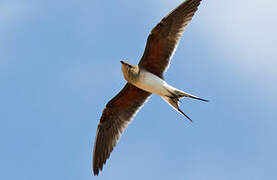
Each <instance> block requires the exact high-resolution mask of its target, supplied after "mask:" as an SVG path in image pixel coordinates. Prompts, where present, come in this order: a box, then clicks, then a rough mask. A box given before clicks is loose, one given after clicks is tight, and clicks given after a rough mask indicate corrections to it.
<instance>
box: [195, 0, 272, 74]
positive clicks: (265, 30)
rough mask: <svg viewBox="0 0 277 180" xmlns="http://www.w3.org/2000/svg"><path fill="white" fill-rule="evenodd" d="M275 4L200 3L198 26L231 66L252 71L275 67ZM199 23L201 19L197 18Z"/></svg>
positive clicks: (253, 0) (269, 0) (268, 0)
mask: <svg viewBox="0 0 277 180" xmlns="http://www.w3.org/2000/svg"><path fill="white" fill-rule="evenodd" d="M276 5H277V1H273V0H265V1H259V0H251V1H250V0H246V1H240V0H232V1H203V6H202V7H201V11H202V13H201V14H202V16H201V22H202V24H201V26H203V29H204V30H205V33H207V35H208V36H210V37H212V38H214V39H215V41H218V42H217V43H215V45H216V46H217V48H219V49H221V47H222V48H225V49H226V48H229V49H228V50H224V52H225V53H227V55H228V56H231V57H232V58H234V63H238V64H240V65H242V66H245V68H246V67H248V68H249V67H251V68H254V69H255V68H261V67H262V68H271V66H272V65H277V63H276V62H277V61H276V60H275V57H276V55H277V52H276V48H275V42H277V36H275V35H274V34H275V33H276V30H277V24H276V23H275V21H276V17H277V11H276V8H275V7H276ZM199 19H200V18H199Z"/></svg>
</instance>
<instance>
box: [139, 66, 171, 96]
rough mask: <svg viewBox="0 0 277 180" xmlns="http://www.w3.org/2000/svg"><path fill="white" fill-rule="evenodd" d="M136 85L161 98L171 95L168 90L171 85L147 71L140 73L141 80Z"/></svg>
mask: <svg viewBox="0 0 277 180" xmlns="http://www.w3.org/2000/svg"><path fill="white" fill-rule="evenodd" d="M134 85H135V86H137V87H138V88H140V89H143V90H145V91H148V92H151V93H154V94H158V95H160V96H164V95H168V93H169V92H168V91H167V90H166V89H167V87H168V86H169V85H168V84H167V83H166V82H165V81H164V80H163V79H161V78H159V77H158V76H156V75H154V74H152V73H149V72H146V71H142V72H140V76H139V80H138V81H137V82H136V83H134Z"/></svg>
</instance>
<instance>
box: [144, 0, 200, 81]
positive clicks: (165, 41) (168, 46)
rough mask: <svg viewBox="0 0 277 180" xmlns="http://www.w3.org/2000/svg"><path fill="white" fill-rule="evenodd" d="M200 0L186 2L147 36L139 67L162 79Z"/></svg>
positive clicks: (187, 0)
mask: <svg viewBox="0 0 277 180" xmlns="http://www.w3.org/2000/svg"><path fill="white" fill-rule="evenodd" d="M200 2H201V0H186V1H185V2H183V3H182V4H181V5H179V6H178V7H177V8H176V9H174V10H173V11H172V12H171V13H169V14H168V15H167V16H166V17H165V18H163V19H162V20H161V21H160V22H159V23H158V24H157V25H156V26H155V27H154V29H153V30H152V31H151V33H150V35H149V36H148V39H147V43H146V48H145V50H144V54H143V56H142V58H141V60H140V62H139V66H140V67H142V68H144V69H146V70H148V71H150V72H152V73H153V74H155V75H157V76H159V77H161V78H162V77H163V72H164V71H165V70H166V68H167V66H168V65H169V63H170V58H171V56H172V55H173V53H174V50H175V48H176V47H177V44H178V41H179V39H180V36H181V34H182V32H183V31H184V29H185V27H186V25H187V24H188V23H189V22H190V21H191V19H192V16H193V15H194V13H195V12H196V10H197V7H198V6H199V4H200Z"/></svg>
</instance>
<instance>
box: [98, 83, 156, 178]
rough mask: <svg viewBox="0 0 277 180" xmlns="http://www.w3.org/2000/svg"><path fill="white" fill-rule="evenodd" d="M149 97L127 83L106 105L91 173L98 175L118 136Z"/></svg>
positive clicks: (99, 128) (146, 93) (100, 123)
mask: <svg viewBox="0 0 277 180" xmlns="http://www.w3.org/2000/svg"><path fill="white" fill-rule="evenodd" d="M150 95H151V93H148V92H146V91H143V90H141V89H139V88H137V87H135V86H133V85H131V84H129V83H127V84H126V85H125V87H124V88H123V89H122V90H121V91H120V92H119V93H118V94H117V95H116V96H115V97H114V98H113V99H112V100H111V101H109V102H108V103H107V105H106V107H105V109H104V111H103V113H102V116H101V118H100V122H99V124H98V128H97V134H96V138H95V142H94V151H93V173H94V175H98V173H99V170H100V171H101V170H102V168H103V165H104V164H105V163H106V160H107V159H108V158H109V156H110V154H111V152H112V150H113V148H114V147H115V146H116V144H117V141H118V139H119V138H120V135H121V134H122V133H123V131H124V129H125V128H126V126H127V125H128V123H129V122H130V121H131V120H132V117H133V116H134V115H135V113H136V112H137V111H138V110H139V108H140V107H141V106H142V105H143V104H144V102H145V101H146V100H147V98H148V97H149V96H150Z"/></svg>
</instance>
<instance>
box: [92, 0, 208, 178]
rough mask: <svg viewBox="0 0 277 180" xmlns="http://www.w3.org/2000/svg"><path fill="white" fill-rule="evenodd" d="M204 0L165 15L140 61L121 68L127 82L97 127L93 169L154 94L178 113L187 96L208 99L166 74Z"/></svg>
mask: <svg viewBox="0 0 277 180" xmlns="http://www.w3.org/2000/svg"><path fill="white" fill-rule="evenodd" d="M200 2H201V0H185V1H184V2H183V3H181V4H180V5H179V6H178V7H177V8H175V9H174V10H173V11H172V12H170V13H169V14H168V15H167V16H165V17H164V18H163V19H162V20H161V21H160V22H159V23H158V24H157V25H156V26H155V27H154V28H153V29H152V31H151V32H150V34H149V36H148V38H147V42H146V47H145V50H144V53H143V56H142V57H141V60H140V61H139V63H138V64H137V65H132V64H129V63H127V62H123V61H121V63H122V66H121V70H122V72H123V76H124V78H125V79H126V81H127V83H126V85H125V86H124V88H123V89H122V90H121V91H120V92H119V93H118V94H117V95H116V96H115V97H114V98H112V99H111V100H110V101H109V102H108V103H107V105H106V107H105V108H104V110H103V113H102V116H101V118H100V122H99V124H98V127H97V133H96V137H95V143H94V150H93V173H94V175H98V174H99V171H101V170H102V169H103V165H104V164H105V163H106V160H107V159H108V158H109V157H110V154H111V152H112V151H113V148H114V147H115V146H116V144H117V141H118V140H119V138H120V136H121V134H122V133H123V131H124V130H125V128H126V127H127V125H128V123H129V122H130V121H131V120H132V118H133V117H134V116H135V114H136V113H137V112H138V110H139V109H140V108H141V107H142V106H143V104H144V103H145V102H146V100H147V99H148V98H149V97H150V96H151V94H152V93H153V94H157V95H159V96H161V97H162V98H163V99H164V100H165V101H166V102H167V103H168V104H169V105H171V106H172V107H173V108H174V109H175V110H177V111H178V112H179V113H181V114H182V115H184V116H185V117H187V118H188V119H189V120H191V119H190V118H189V117H188V116H187V115H186V114H185V113H184V112H183V111H181V109H180V108H179V101H180V99H182V98H184V97H189V98H194V99H197V100H201V101H207V100H205V99H201V98H199V97H197V96H194V95H191V94H189V93H186V92H183V91H181V90H179V89H177V88H174V87H173V86H171V85H169V84H168V83H167V82H166V81H165V80H164V78H163V74H164V72H165V71H166V69H167V68H168V66H169V64H170V60H171V57H172V56H173V54H174V51H175V50H176V47H177V45H178V42H179V39H180V37H181V34H182V32H183V31H184V29H185V27H186V26H187V25H188V23H189V22H190V21H191V19H192V17H193V15H194V14H195V12H196V11H197V9H198V6H199V4H200Z"/></svg>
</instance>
